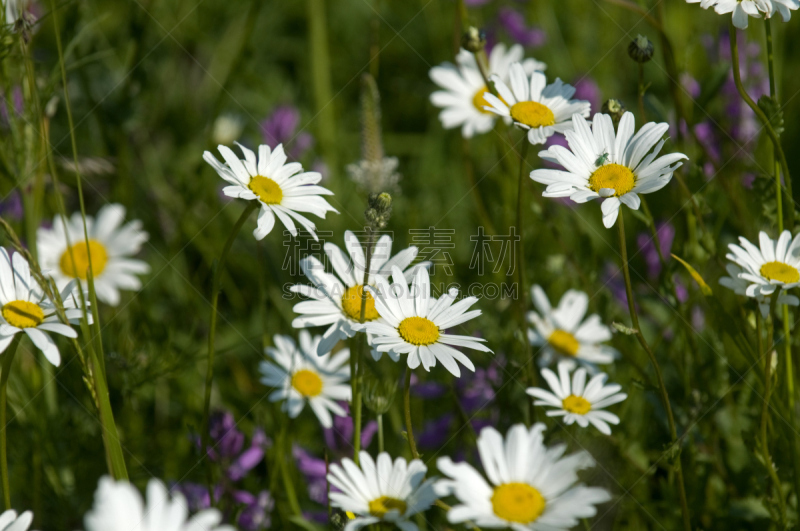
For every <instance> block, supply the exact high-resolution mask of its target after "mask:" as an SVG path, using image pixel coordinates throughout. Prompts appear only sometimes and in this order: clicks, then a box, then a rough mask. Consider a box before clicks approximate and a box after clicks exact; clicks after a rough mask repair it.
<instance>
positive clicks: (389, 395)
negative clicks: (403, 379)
mask: <svg viewBox="0 0 800 531" xmlns="http://www.w3.org/2000/svg"><path fill="white" fill-rule="evenodd" d="M396 392H397V382H393V381H388V380H377V379H368V380H367V381H365V382H364V405H365V406H367V409H369V410H370V411H372V412H373V413H375V414H376V415H383V414H384V413H386V412H387V411H389V408H390V407H391V406H392V402H393V401H394V395H395V393H396Z"/></svg>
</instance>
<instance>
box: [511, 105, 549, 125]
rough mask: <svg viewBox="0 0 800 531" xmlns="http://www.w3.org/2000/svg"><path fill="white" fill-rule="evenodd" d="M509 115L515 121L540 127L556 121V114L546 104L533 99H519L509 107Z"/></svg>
mask: <svg viewBox="0 0 800 531" xmlns="http://www.w3.org/2000/svg"><path fill="white" fill-rule="evenodd" d="M511 117H512V118H513V119H514V121H515V122H519V123H521V124H525V125H527V126H528V127H542V126H544V125H553V124H555V123H556V116H555V114H553V111H551V110H550V109H549V108H547V106H546V105H542V104H541V103H537V102H535V101H521V102H519V103H515V104H514V105H513V106H512V107H511Z"/></svg>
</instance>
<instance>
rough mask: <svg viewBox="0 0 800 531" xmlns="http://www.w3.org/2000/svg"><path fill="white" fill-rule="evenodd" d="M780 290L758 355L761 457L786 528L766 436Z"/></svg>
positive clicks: (774, 301)
mask: <svg viewBox="0 0 800 531" xmlns="http://www.w3.org/2000/svg"><path fill="white" fill-rule="evenodd" d="M780 292H781V290H780V288H778V289H777V290H776V291H775V293H773V294H772V299H771V300H770V311H769V314H770V315H769V319H770V334H769V335H770V341H768V342H767V352H766V353H764V352H763V351H762V350H759V352H758V355H759V356H764V359H765V361H764V401H763V403H762V405H761V457H762V459H763V460H764V466H765V467H766V469H767V473H768V474H769V478H770V481H772V486H773V487H774V489H775V491H774V492H775V497H776V498H778V507H779V508H780V511H781V512H780V516H781V524H782V527H784V528H785V527H786V502H785V501H784V499H783V492H782V491H781V480H780V478H779V477H778V473H777V472H776V471H775V466H774V464H773V462H772V457H771V456H770V454H769V437H768V435H767V420H768V418H769V399H770V395H771V393H772V387H771V383H772V382H771V376H770V371H771V370H772V338H774V334H775V310H776V307H777V306H778V298H779V297H780Z"/></svg>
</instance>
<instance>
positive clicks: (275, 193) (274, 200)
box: [247, 175, 283, 205]
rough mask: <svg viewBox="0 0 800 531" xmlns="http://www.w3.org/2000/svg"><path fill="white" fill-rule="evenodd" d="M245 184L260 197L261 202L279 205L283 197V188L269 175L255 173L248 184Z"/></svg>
mask: <svg viewBox="0 0 800 531" xmlns="http://www.w3.org/2000/svg"><path fill="white" fill-rule="evenodd" d="M247 186H248V187H249V188H250V190H252V191H253V193H254V194H256V195H257V196H258V198H259V199H261V202H263V203H266V204H268V205H279V204H280V203H281V200H282V199H283V189H281V187H280V185H279V184H278V183H276V182H275V181H273V180H272V179H270V178H269V177H264V176H263V175H256V176H255V177H253V178H252V179H250V184H248V185H247Z"/></svg>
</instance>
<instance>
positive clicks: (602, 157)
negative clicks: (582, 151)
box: [594, 153, 609, 166]
mask: <svg viewBox="0 0 800 531" xmlns="http://www.w3.org/2000/svg"><path fill="white" fill-rule="evenodd" d="M608 157H609V154H608V153H603V154H602V155H600V156H599V157H597V160H596V161H594V165H595V166H602V165H603V164H605V163H606V161H607V160H608Z"/></svg>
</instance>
